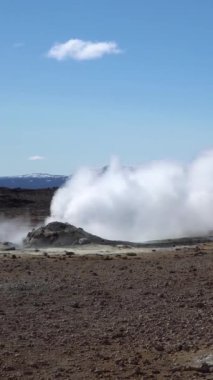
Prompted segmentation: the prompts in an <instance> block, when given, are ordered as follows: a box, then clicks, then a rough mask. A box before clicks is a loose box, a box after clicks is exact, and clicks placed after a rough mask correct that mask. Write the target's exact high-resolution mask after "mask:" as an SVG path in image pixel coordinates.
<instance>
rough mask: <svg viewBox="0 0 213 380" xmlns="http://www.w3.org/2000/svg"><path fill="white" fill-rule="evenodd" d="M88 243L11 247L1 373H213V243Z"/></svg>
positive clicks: (2, 300)
mask: <svg viewBox="0 0 213 380" xmlns="http://www.w3.org/2000/svg"><path fill="white" fill-rule="evenodd" d="M113 249H114V250H115V248H113ZM86 250H87V247H84V248H83V251H82V252H81V253H83V254H82V255H81V256H80V255H78V254H76V252H77V250H76V251H75V250H74V251H72V252H71V250H68V251H65V250H64V251H63V250H61V251H60V252H59V251H58V253H60V255H57V254H56V252H55V253H54V254H49V253H48V251H43V250H41V251H38V250H36V251H31V254H30V255H29V254H27V253H26V252H25V253H23V252H21V251H5V252H4V251H3V250H2V252H1V257H0V279H1V280H0V288H1V292H0V353H1V355H0V378H1V379H29V380H30V379H38V380H40V379H43V380H47V379H49V380H52V379H73V380H78V379H82V380H83V379H113V380H114V379H144V380H146V379H157V380H163V379H181V380H184V379H188V380H192V379H208V380H210V379H213V329H212V326H213V292H212V287H213V265H212V264H213V255H212V252H213V246H212V244H211V243H208V244H205V245H203V244H202V245H200V247H191V248H176V249H175V248H174V249H173V250H171V251H170V250H165V249H164V250H156V251H155V250H154V251H152V250H150V252H145V253H140V251H139V250H137V253H135V252H134V251H133V250H130V251H129V252H128V249H123V248H122V247H117V249H116V252H117V253H116V254H115V255H112V254H110V255H109V254H108V255H107V254H106V252H105V255H98V254H97V253H98V252H99V248H97V249H94V250H93V254H92V255H91V254H90V255H86V254H85V253H87V251H86ZM95 252H96V254H94V253H95ZM74 253H75V254H74ZM111 253H112V252H111Z"/></svg>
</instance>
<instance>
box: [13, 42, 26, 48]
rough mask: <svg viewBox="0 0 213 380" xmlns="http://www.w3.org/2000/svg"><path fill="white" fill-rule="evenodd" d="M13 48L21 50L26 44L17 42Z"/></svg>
mask: <svg viewBox="0 0 213 380" xmlns="http://www.w3.org/2000/svg"><path fill="white" fill-rule="evenodd" d="M13 47H14V48H15V49H20V48H22V47H24V42H15V43H14V44H13Z"/></svg>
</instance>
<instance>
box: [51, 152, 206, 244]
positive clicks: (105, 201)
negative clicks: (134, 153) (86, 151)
mask: <svg viewBox="0 0 213 380" xmlns="http://www.w3.org/2000/svg"><path fill="white" fill-rule="evenodd" d="M54 220H57V221H62V222H68V223H71V224H74V225H76V226H79V227H83V228H85V229H86V230H87V231H89V232H91V233H94V234H97V235H100V236H102V237H104V238H109V239H123V240H132V241H141V242H142V241H146V240H151V239H160V238H169V237H181V236H186V235H195V234H205V233H207V232H208V231H209V230H212V229H213V151H209V152H206V153H204V154H202V155H201V156H200V157H198V158H197V159H196V160H194V161H193V162H192V163H190V164H189V165H185V166H184V165H180V164H176V163H170V162H161V161H160V162H153V163H150V164H148V165H142V166H139V167H137V168H127V167H122V166H121V165H120V164H119V163H118V162H117V161H116V160H114V161H113V162H112V163H111V164H110V166H109V167H108V168H107V169H106V170H103V171H102V172H97V171H95V170H91V169H81V170H79V171H78V172H77V173H76V174H75V175H74V176H73V177H72V178H71V180H69V181H68V182H67V183H66V184H65V186H64V187H62V188H60V189H59V190H58V191H57V192H56V194H55V196H54V198H53V200H52V204H51V217H50V218H49V219H48V220H47V222H49V221H54Z"/></svg>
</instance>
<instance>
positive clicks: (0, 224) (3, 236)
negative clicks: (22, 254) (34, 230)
mask: <svg viewBox="0 0 213 380" xmlns="http://www.w3.org/2000/svg"><path fill="white" fill-rule="evenodd" d="M29 230H30V223H28V222H27V221H26V220H24V219H22V218H13V219H9V218H8V219H7V218H6V219H5V218H4V219H3V218H1V219H0V242H6V241H9V242H12V243H15V244H21V243H22V241H23V239H24V238H25V237H26V235H27V233H28V232H29Z"/></svg>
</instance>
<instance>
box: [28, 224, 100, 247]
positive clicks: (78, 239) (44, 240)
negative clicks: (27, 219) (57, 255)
mask: <svg viewBox="0 0 213 380" xmlns="http://www.w3.org/2000/svg"><path fill="white" fill-rule="evenodd" d="M91 243H94V244H105V243H107V240H105V239H102V238H100V237H98V236H95V235H92V234H90V233H88V232H86V231H84V230H83V229H82V228H77V227H75V226H73V225H71V224H68V223H61V222H52V223H49V224H47V225H46V226H42V227H39V228H38V229H33V230H32V231H31V232H29V233H28V235H27V237H26V239H25V240H24V245H25V246H26V247H47V246H48V247H63V246H70V245H78V244H91Z"/></svg>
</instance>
